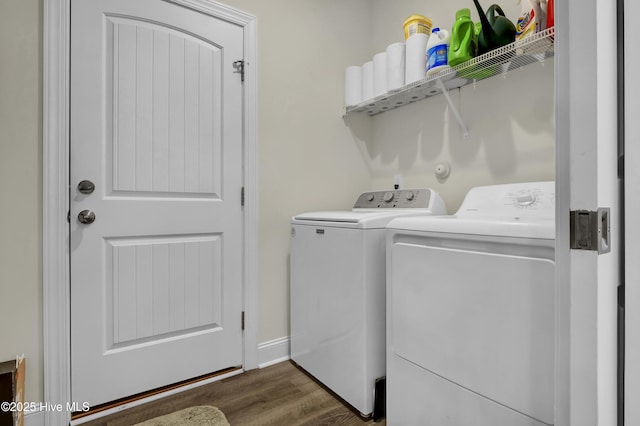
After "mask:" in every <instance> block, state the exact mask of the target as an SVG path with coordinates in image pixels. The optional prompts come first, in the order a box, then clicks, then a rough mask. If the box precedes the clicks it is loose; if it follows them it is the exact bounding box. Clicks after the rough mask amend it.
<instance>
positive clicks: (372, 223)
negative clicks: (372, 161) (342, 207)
mask: <svg viewBox="0 0 640 426" xmlns="http://www.w3.org/2000/svg"><path fill="white" fill-rule="evenodd" d="M431 214H440V215H442V214H446V207H445V204H444V201H443V200H442V198H441V197H440V196H439V195H438V194H437V193H436V192H435V191H432V190H430V189H416V190H395V191H382V192H369V193H364V194H362V195H360V197H359V198H358V199H357V201H356V203H355V205H354V206H353V209H352V210H351V211H322V212H311V213H305V214H301V215H298V216H295V217H294V218H293V219H292V221H291V268H290V273H291V276H290V280H291V293H290V294H291V318H290V320H291V359H292V360H293V361H294V362H295V363H297V364H298V366H300V367H301V368H303V369H304V370H306V371H307V372H308V373H310V374H311V375H312V376H314V377H315V378H316V379H317V380H319V381H320V382H322V383H323V384H324V385H325V386H327V387H328V388H329V389H331V390H332V391H333V392H335V393H336V394H337V395H338V396H340V397H341V398H342V399H343V400H345V401H346V402H347V403H349V404H350V405H352V406H353V407H355V408H356V409H357V410H358V411H359V412H360V413H361V414H362V415H363V416H369V415H371V414H372V413H373V411H374V400H375V395H374V389H375V387H376V380H377V379H379V378H381V377H383V376H384V375H385V279H386V273H385V232H386V230H385V226H386V225H387V223H389V221H390V220H392V219H393V218H397V217H401V216H406V215H431ZM374 414H375V413H374Z"/></svg>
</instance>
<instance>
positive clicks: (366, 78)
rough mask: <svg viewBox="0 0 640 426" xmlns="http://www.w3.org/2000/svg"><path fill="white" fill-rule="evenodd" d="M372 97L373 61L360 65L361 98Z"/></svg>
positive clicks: (364, 99)
mask: <svg viewBox="0 0 640 426" xmlns="http://www.w3.org/2000/svg"><path fill="white" fill-rule="evenodd" d="M371 98H373V61H369V62H365V63H364V64H363V65H362V100H363V101H366V100H368V99H371Z"/></svg>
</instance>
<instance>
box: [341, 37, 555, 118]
mask: <svg viewBox="0 0 640 426" xmlns="http://www.w3.org/2000/svg"><path fill="white" fill-rule="evenodd" d="M553 42H554V28H553V27H551V28H548V29H546V30H544V31H541V32H539V33H536V34H533V35H530V36H528V37H526V38H524V39H522V40H518V41H516V42H513V43H511V44H508V45H506V46H503V47H500V48H498V49H495V50H492V51H490V52H488V53H485V54H483V55H480V56H478V57H475V58H473V59H471V60H469V61H466V62H463V63H461V64H458V65H456V66H454V67H451V68H449V69H445V70H442V71H440V72H438V73H436V74H434V75H431V76H429V77H427V78H425V79H422V80H418V81H415V82H413V83H411V84H408V85H406V86H404V87H402V88H400V89H398V90H395V91H390V92H387V93H385V94H384V95H380V96H377V97H375V98H373V99H369V100H366V101H364V102H361V103H359V104H358V105H353V106H348V107H347V108H346V111H345V112H346V114H347V115H349V114H351V113H362V112H364V113H366V114H367V115H370V116H374V115H377V114H381V113H383V112H386V111H389V110H392V109H395V108H399V107H402V106H404V105H408V104H411V103H414V102H417V101H419V100H421V99H424V98H429V97H431V96H435V95H439V94H441V93H442V87H443V86H444V88H446V89H447V90H450V89H455V88H458V87H462V86H466V85H467V84H472V83H474V82H477V81H480V80H484V79H487V78H490V77H493V76H495V75H501V74H504V73H507V72H509V71H512V70H514V69H517V68H521V67H524V66H527V65H529V64H532V63H539V62H543V61H544V60H545V59H546V58H549V57H552V56H553V50H554V49H553ZM438 80H439V81H440V82H441V83H442V84H440V83H438Z"/></svg>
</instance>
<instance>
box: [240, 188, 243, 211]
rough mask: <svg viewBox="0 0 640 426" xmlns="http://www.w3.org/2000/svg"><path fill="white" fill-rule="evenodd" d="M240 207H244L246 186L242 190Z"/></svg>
mask: <svg viewBox="0 0 640 426" xmlns="http://www.w3.org/2000/svg"><path fill="white" fill-rule="evenodd" d="M240 207H244V186H243V187H242V188H241V189H240Z"/></svg>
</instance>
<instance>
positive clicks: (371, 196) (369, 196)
mask: <svg viewBox="0 0 640 426" xmlns="http://www.w3.org/2000/svg"><path fill="white" fill-rule="evenodd" d="M374 198H375V197H374V196H373V194H367V201H369V202H371V201H373V199H374Z"/></svg>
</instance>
